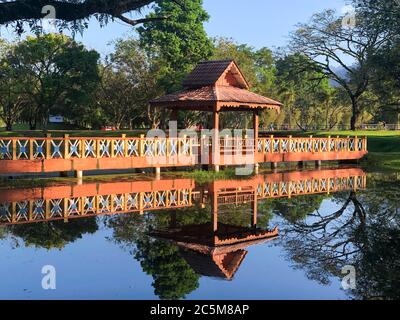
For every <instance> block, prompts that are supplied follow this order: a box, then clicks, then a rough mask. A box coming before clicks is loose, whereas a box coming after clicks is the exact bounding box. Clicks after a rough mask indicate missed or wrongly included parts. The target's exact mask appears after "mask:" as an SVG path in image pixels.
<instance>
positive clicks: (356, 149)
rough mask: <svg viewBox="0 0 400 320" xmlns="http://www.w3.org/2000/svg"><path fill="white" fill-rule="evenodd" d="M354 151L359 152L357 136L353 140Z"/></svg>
mask: <svg viewBox="0 0 400 320" xmlns="http://www.w3.org/2000/svg"><path fill="white" fill-rule="evenodd" d="M354 151H359V150H358V136H355V138H354ZM360 151H361V150H360Z"/></svg>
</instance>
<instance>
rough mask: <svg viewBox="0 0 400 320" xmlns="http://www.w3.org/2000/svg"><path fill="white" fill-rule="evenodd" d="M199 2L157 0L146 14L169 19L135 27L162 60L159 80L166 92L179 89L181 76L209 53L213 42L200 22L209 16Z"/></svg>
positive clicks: (148, 46)
mask: <svg viewBox="0 0 400 320" xmlns="http://www.w3.org/2000/svg"><path fill="white" fill-rule="evenodd" d="M202 3H203V1H202V0H182V1H179V4H178V3H177V2H175V1H167V0H160V1H158V2H157V4H156V7H155V9H154V12H152V13H150V14H148V15H147V18H154V17H160V16H161V17H168V19H165V20H160V21H157V22H151V23H145V24H144V25H143V26H142V27H139V28H138V32H139V36H140V41H141V44H142V45H143V46H144V47H145V48H146V50H148V51H150V52H153V51H154V50H156V51H157V53H158V54H159V55H160V57H161V58H162V60H163V63H164V67H165V68H166V72H165V75H164V77H163V78H162V79H161V80H160V84H161V86H162V87H163V88H164V90H165V91H166V92H173V91H176V90H178V89H180V87H181V82H182V80H183V78H184V76H185V75H186V74H187V73H188V72H189V71H191V70H192V68H193V67H194V66H195V65H196V64H197V63H198V62H200V61H201V60H205V59H208V58H209V57H210V55H211V51H212V43H211V40H210V39H209V38H208V36H207V34H206V32H205V30H204V26H203V23H204V22H206V21H208V19H209V16H208V14H207V12H206V11H205V10H204V9H203V7H202ZM182 8H184V10H182Z"/></svg>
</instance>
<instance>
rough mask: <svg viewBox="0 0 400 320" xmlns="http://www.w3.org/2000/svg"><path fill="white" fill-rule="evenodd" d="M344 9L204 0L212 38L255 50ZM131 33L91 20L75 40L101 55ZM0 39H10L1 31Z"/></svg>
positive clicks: (317, 2) (319, 2) (334, 0)
mask: <svg viewBox="0 0 400 320" xmlns="http://www.w3.org/2000/svg"><path fill="white" fill-rule="evenodd" d="M344 6H345V0H279V1H276V0H246V1H238V0H204V7H205V9H206V10H207V12H208V13H209V14H210V16H211V18H210V21H209V22H208V23H207V24H206V25H205V27H206V30H207V33H208V34H209V35H210V36H212V37H216V36H224V37H229V38H233V39H235V40H236V41H237V42H239V43H247V44H249V45H252V46H254V47H256V48H261V47H270V48H275V47H280V46H284V45H286V44H287V40H288V35H289V33H290V32H291V31H293V30H294V29H295V25H296V24H297V23H299V22H306V21H307V20H308V19H309V18H310V16H311V15H312V14H313V13H315V12H318V11H321V10H323V9H327V8H334V9H337V10H339V11H341V10H342V8H343V7H344ZM131 34H132V28H131V27H130V26H128V25H126V24H124V23H122V22H114V23H111V24H109V25H108V26H106V27H104V28H100V26H99V25H98V23H96V21H92V22H91V23H90V25H89V29H88V30H87V31H86V32H85V33H84V34H83V37H80V36H78V37H77V40H79V41H82V42H83V43H85V44H86V45H87V46H88V47H90V48H93V49H96V50H97V51H99V52H100V53H101V54H102V55H103V56H104V55H105V54H107V53H108V52H110V51H111V50H112V47H110V46H108V43H110V42H111V41H112V40H114V39H117V38H121V37H127V36H129V35H131ZM1 36H2V37H6V38H10V35H9V32H8V31H6V30H4V28H3V29H2V34H1Z"/></svg>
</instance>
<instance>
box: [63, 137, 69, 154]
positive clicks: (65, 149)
mask: <svg viewBox="0 0 400 320" xmlns="http://www.w3.org/2000/svg"><path fill="white" fill-rule="evenodd" d="M64 159H69V134H64Z"/></svg>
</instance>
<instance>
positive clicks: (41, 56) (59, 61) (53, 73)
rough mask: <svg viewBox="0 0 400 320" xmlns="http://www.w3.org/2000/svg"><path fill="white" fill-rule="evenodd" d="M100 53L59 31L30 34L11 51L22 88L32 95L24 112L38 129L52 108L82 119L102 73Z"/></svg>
mask: <svg viewBox="0 0 400 320" xmlns="http://www.w3.org/2000/svg"><path fill="white" fill-rule="evenodd" d="M98 59H99V54H98V53H97V52H96V51H93V50H90V51H89V50H87V49H85V48H84V46H83V45H81V44H78V43H76V42H75V41H74V40H72V39H70V38H68V37H66V36H64V35H58V34H48V35H43V36H38V37H28V38H27V39H26V40H24V41H21V42H20V43H18V44H17V45H16V46H15V47H13V48H12V50H11V51H10V52H9V53H8V60H9V61H10V66H11V68H12V69H13V70H14V72H15V74H16V76H17V78H18V82H19V83H20V86H21V92H22V93H23V94H25V95H26V96H27V98H28V99H29V109H26V110H25V111H24V116H25V118H26V119H27V121H28V122H29V124H30V128H31V129H35V128H36V126H37V124H38V122H42V123H43V124H44V125H46V124H47V121H48V117H49V115H50V113H51V112H54V113H56V114H62V115H65V116H66V117H68V118H69V119H79V118H80V117H81V115H82V113H83V112H84V110H85V108H86V107H87V106H88V105H89V104H90V102H91V100H92V98H93V93H94V91H95V89H96V87H97V84H98V80H99V76H98V69H97V62H98Z"/></svg>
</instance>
